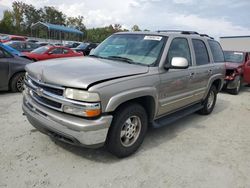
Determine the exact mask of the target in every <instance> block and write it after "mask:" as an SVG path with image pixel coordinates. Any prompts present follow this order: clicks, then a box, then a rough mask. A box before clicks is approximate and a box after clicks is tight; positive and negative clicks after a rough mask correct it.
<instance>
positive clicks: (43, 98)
mask: <svg viewBox="0 0 250 188" xmlns="http://www.w3.org/2000/svg"><path fill="white" fill-rule="evenodd" d="M32 93H33V97H34V98H35V99H36V100H38V101H39V102H40V103H43V104H47V105H49V106H52V107H54V108H61V107H62V104H60V103H58V102H55V101H52V100H49V99H47V98H45V97H40V96H39V95H37V94H36V93H35V92H32Z"/></svg>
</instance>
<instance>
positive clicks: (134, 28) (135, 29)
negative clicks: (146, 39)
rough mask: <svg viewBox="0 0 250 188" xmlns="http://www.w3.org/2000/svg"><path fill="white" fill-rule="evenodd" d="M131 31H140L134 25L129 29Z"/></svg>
mask: <svg viewBox="0 0 250 188" xmlns="http://www.w3.org/2000/svg"><path fill="white" fill-rule="evenodd" d="M131 30H132V31H141V30H140V28H139V26H138V25H134V26H133V27H132V28H131Z"/></svg>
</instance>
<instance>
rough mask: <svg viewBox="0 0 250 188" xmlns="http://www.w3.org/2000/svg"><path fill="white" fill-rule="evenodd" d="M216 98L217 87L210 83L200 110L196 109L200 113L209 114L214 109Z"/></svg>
mask: <svg viewBox="0 0 250 188" xmlns="http://www.w3.org/2000/svg"><path fill="white" fill-rule="evenodd" d="M216 99H217V89H216V87H215V86H214V85H212V86H211V88H210V90H209V92H208V95H207V97H206V99H205V101H204V103H203V105H204V106H203V108H202V109H201V110H199V111H198V113H199V114H202V115H208V114H210V113H211V112H212V111H213V109H214V106H215V103H216Z"/></svg>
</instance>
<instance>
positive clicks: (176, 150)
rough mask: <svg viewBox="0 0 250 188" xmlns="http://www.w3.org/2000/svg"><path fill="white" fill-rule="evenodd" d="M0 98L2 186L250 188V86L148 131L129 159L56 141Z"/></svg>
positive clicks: (17, 98)
mask: <svg viewBox="0 0 250 188" xmlns="http://www.w3.org/2000/svg"><path fill="white" fill-rule="evenodd" d="M21 98H22V96H21V94H10V93H0V122H1V123H0V139H1V142H0V188H1V187H84V188H85V187H115V188H119V187H143V188H145V187H164V188H165V187H181V188H183V187H191V188H195V187H203V188H206V187H211V188H215V187H219V188H224V187H225V188H237V187H240V188H243V187H250V176H249V175H250V87H248V88H244V89H243V92H241V93H240V95H238V96H233V95H230V94H227V93H220V94H219V96H218V101H217V105H216V108H215V110H214V112H213V114H211V115H209V116H200V115H197V114H193V115H190V116H188V117H186V118H184V119H181V120H179V121H177V122H176V123H174V124H171V125H169V126H167V127H164V128H161V129H154V130H150V132H149V133H148V135H147V137H146V140H145V142H144V143H143V146H142V147H141V148H140V150H139V151H138V152H137V153H136V154H135V155H133V156H131V157H129V158H126V159H122V160H120V159H117V158H115V157H113V156H112V155H110V154H109V153H107V152H106V151H105V149H98V150H90V149H83V148H78V147H72V146H69V145H67V144H62V143H55V142H54V141H52V140H51V139H50V138H49V137H47V136H45V135H43V134H41V133H40V132H37V131H36V130H35V129H34V128H33V127H32V126H31V125H30V124H29V123H28V122H27V120H26V118H25V117H24V116H22V110H21Z"/></svg>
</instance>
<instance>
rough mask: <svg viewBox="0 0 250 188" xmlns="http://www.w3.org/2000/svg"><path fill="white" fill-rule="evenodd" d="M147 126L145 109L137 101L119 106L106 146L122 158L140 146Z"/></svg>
mask: <svg viewBox="0 0 250 188" xmlns="http://www.w3.org/2000/svg"><path fill="white" fill-rule="evenodd" d="M147 128H148V117H147V113H146V111H145V109H144V108H143V107H142V106H141V105H139V104H137V103H129V104H126V105H123V106H121V107H120V108H119V109H118V110H117V111H116V112H115V114H114V119H113V121H112V124H111V127H110V129H109V133H108V137H107V141H106V146H107V149H108V151H109V152H110V153H112V154H113V155H115V156H117V157H119V158H123V157H127V156H129V155H131V154H133V153H134V152H136V150H137V149H138V148H139V147H140V145H141V144H142V142H143V140H144V137H145V134H146V132H147Z"/></svg>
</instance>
